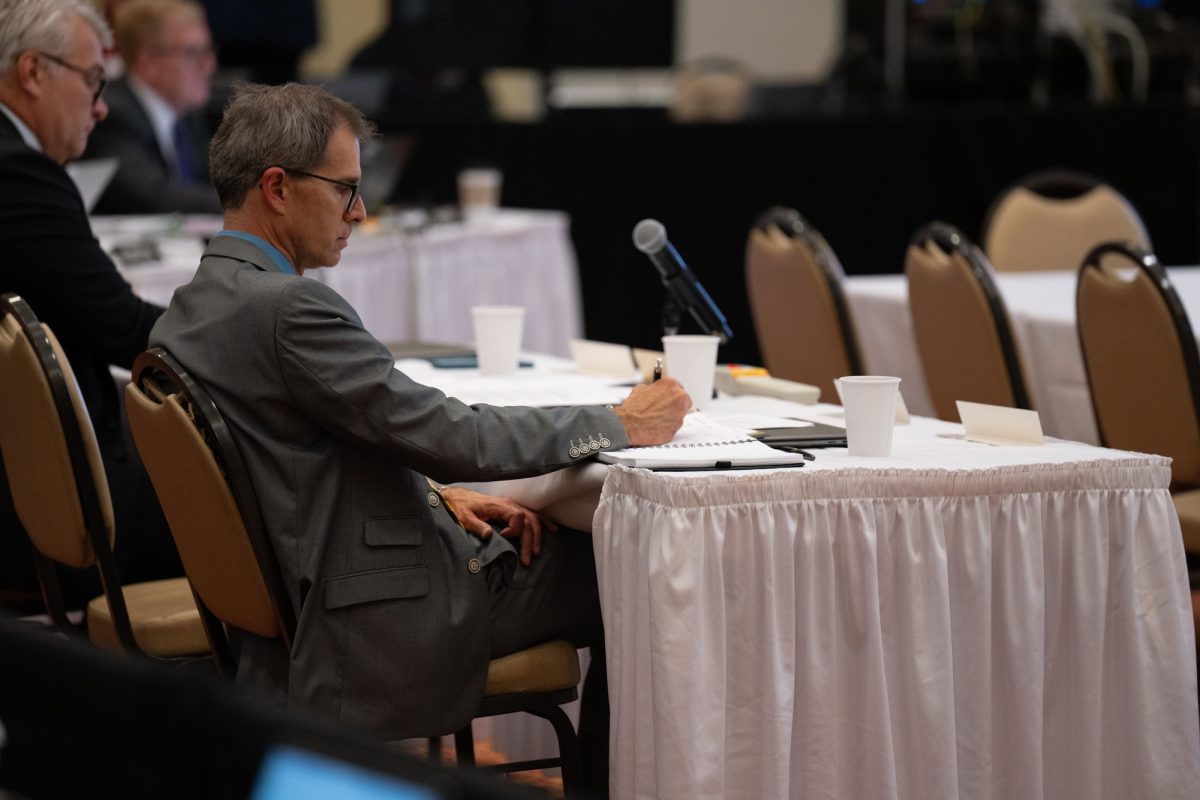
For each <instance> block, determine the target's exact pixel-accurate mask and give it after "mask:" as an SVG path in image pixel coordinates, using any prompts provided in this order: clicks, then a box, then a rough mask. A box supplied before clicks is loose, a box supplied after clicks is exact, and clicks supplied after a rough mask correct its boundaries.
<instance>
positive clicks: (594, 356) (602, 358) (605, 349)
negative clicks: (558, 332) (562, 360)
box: [568, 339, 635, 379]
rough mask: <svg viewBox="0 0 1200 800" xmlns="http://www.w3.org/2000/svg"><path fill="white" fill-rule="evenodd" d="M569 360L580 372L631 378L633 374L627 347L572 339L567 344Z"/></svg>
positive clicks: (630, 353)
mask: <svg viewBox="0 0 1200 800" xmlns="http://www.w3.org/2000/svg"><path fill="white" fill-rule="evenodd" d="M568 344H569V347H570V349H571V360H572V361H574V362H575V368H576V369H577V370H579V371H580V372H590V373H592V374H593V375H610V376H612V377H614V378H624V379H628V378H631V377H632V376H633V374H634V369H635V368H634V364H633V353H632V352H631V351H630V349H629V347H628V346H627V345H623V344H609V343H608V342H594V341H591V340H590V339H572V340H571V341H570V342H569V343H568Z"/></svg>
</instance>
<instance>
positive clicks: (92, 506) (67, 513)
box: [0, 293, 208, 660]
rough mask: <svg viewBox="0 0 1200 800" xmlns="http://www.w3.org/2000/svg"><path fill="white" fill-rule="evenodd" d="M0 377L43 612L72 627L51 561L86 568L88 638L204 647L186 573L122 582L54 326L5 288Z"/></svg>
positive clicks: (110, 522)
mask: <svg viewBox="0 0 1200 800" xmlns="http://www.w3.org/2000/svg"><path fill="white" fill-rule="evenodd" d="M0 382H2V383H3V385H4V391H3V392H0V450H2V451H3V458H4V466H5V470H6V471H7V473H8V482H9V488H10V489H11V491H12V498H13V505H14V506H15V508H16V511H17V515H18V517H19V518H20V520H21V525H22V526H23V527H24V528H25V531H26V533H27V535H28V536H29V539H30V543H31V544H32V546H33V547H32V550H33V558H34V562H35V565H36V569H37V576H38V583H39V586H40V590H41V593H42V598H43V602H44V604H45V609H46V613H47V615H48V616H49V617H50V620H51V621H52V622H53V623H54V624H55V625H57V626H58V627H59V628H60V629H61V630H63V631H64V632H67V633H70V634H75V633H78V632H79V631H78V628H77V627H76V625H75V624H74V623H73V622H72V621H71V620H70V618H69V617H68V616H67V611H66V608H65V604H64V602H63V595H62V587H61V585H60V583H59V577H58V572H57V569H58V565H62V566H65V567H70V568H73V569H80V570H82V569H94V570H96V571H97V573H98V575H99V579H100V585H101V588H102V590H103V593H102V594H101V595H99V596H98V597H96V598H94V599H93V600H92V601H91V602H89V603H88V606H87V609H86V614H85V618H86V629H87V636H88V638H89V639H90V640H91V641H92V642H93V643H95V644H97V645H99V646H101V647H104V648H108V649H114V650H123V651H126V652H131V653H143V654H146V655H150V656H154V657H157V658H163V659H181V660H182V659H186V658H190V657H195V656H205V655H207V653H208V645H207V643H206V641H205V638H204V632H203V630H202V628H201V625H200V617H199V614H198V612H197V610H196V606H195V603H193V602H192V596H191V592H190V591H189V590H188V585H187V581H186V580H185V579H183V578H175V579H168V580H158V581H147V582H144V583H134V584H129V585H126V586H122V585H121V581H120V578H119V575H118V571H117V567H116V560H115V558H114V556H113V550H112V546H113V541H114V537H115V536H116V530H115V524H114V518H113V508H112V500H111V498H110V496H109V493H108V480H107V477H106V476H105V473H104V466H103V463H102V462H101V460H100V451H99V448H98V446H97V443H96V436H95V433H94V432H93V430H92V423H91V418H90V417H89V416H88V414H87V409H86V407H85V406H84V403H83V397H82V395H81V394H80V392H79V385H78V383H76V380H75V374H74V372H73V371H72V370H71V365H70V364H69V363H68V362H67V359H66V357H65V356H64V355H63V351H62V348H61V347H60V346H59V343H58V340H57V339H56V338H55V336H54V333H53V331H51V330H50V328H49V327H48V326H46V325H43V324H42V323H40V322H39V321H38V319H37V317H36V316H35V315H34V313H33V311H32V310H31V309H30V307H29V305H28V304H27V303H26V302H25V301H24V300H22V299H21V297H20V296H18V295H16V294H12V293H8V294H5V295H4V296H3V298H2V299H0Z"/></svg>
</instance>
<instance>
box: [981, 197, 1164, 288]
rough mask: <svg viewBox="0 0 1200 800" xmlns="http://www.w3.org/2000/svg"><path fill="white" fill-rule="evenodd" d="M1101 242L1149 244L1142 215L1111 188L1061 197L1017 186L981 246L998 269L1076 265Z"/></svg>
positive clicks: (999, 209)
mask: <svg viewBox="0 0 1200 800" xmlns="http://www.w3.org/2000/svg"><path fill="white" fill-rule="evenodd" d="M1101 242H1133V243H1134V244H1136V245H1138V246H1140V247H1143V248H1146V249H1149V247H1150V236H1149V235H1148V234H1147V233H1146V228H1145V226H1144V225H1143V224H1142V220H1141V217H1139V216H1138V213H1137V211H1136V210H1135V209H1134V208H1133V206H1131V205H1130V204H1129V201H1128V200H1126V199H1125V198H1124V197H1122V196H1121V195H1120V193H1118V192H1117V191H1116V190H1114V189H1113V188H1112V187H1110V186H1105V185H1103V184H1101V185H1100V186H1096V187H1095V188H1093V189H1091V190H1090V191H1088V192H1086V193H1084V194H1082V195H1080V196H1079V197H1073V198H1067V199H1060V198H1052V197H1045V196H1043V195H1040V194H1038V193H1036V192H1034V191H1031V190H1029V189H1026V188H1025V187H1023V186H1018V187H1016V188H1014V189H1012V190H1011V191H1009V193H1008V194H1006V195H1005V196H1004V198H1003V199H1002V200H1001V201H1000V203H999V205H997V206H996V210H995V212H994V213H993V214H992V218H991V221H990V222H989V224H988V230H987V235H986V237H985V241H984V251H985V252H986V253H987V256H988V260H989V261H991V262H992V266H994V267H995V268H996V269H998V270H1001V271H1016V270H1043V269H1045V270H1051V269H1076V268H1077V267H1078V266H1079V265H1080V264H1082V263H1083V259H1084V257H1085V256H1086V255H1087V254H1088V252H1090V251H1091V249H1092V248H1093V247H1095V246H1096V245H1098V244H1100V243H1101Z"/></svg>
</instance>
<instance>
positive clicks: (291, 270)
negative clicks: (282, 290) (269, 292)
mask: <svg viewBox="0 0 1200 800" xmlns="http://www.w3.org/2000/svg"><path fill="white" fill-rule="evenodd" d="M217 236H232V237H233V238H234V239H241V240H242V241H243V242H249V243H250V244H252V245H254V246H255V247H257V248H258V249H260V250H262V251H263V252H264V253H266V254H267V255H268V256H270V257H271V261H273V262H275V266H276V267H278V268H279V271H280V272H282V273H284V274H285V275H298V274H299V273H298V272H296V268H295V267H293V266H292V262H290V261H288V260H287V256H285V255H284V254H283V253H281V252H280V251H279V248H278V247H276V246H275V245H273V244H271V243H270V242H268V241H266V240H265V239H260V238H259V237H257V236H255V235H254V234H252V233H246V232H245V231H218V232H217ZM213 238H216V237H215V236H214V237H213Z"/></svg>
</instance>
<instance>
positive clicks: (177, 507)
mask: <svg viewBox="0 0 1200 800" xmlns="http://www.w3.org/2000/svg"><path fill="white" fill-rule="evenodd" d="M125 395H126V407H127V409H128V413H129V422H130V426H131V427H132V428H133V434H134V441H135V442H136V443H137V447H138V452H139V453H140V454H141V456H142V461H143V462H144V463H145V465H146V469H147V471H148V472H149V473H150V480H151V482H152V483H153V484H154V489H155V491H156V492H157V493H158V497H159V500H160V501H161V503H162V507H163V512H164V513H165V514H166V517H167V521H168V523H169V524H170V526H171V533H172V535H173V536H174V537H175V543H176V545H177V547H178V549H179V556H180V559H181V560H182V561H183V566H184V571H185V572H186V573H187V576H188V579H189V580H190V581H191V584H192V587H193V590H194V591H195V594H196V603H197V605H198V606H199V608H200V613H201V617H202V619H203V620H204V623H205V631H206V632H207V634H208V636H209V638H210V640H211V642H212V649H213V652H214V654H215V656H216V663H217V666H218V671H219V672H220V674H221V675H222V676H223V677H226V678H232V677H233V676H234V674H235V673H236V660H235V659H234V657H233V654H232V648H231V646H230V641H229V638H228V632H227V629H228V627H234V628H238V629H240V630H243V631H247V632H249V633H252V634H254V635H256V636H259V637H262V638H265V639H277V640H278V641H279V646H280V647H281V648H283V649H284V650H285V651H286V652H287V653H288V654H290V653H291V652H292V646H293V642H294V640H295V633H296V613H295V609H294V608H293V606H292V601H291V598H290V597H289V596H288V592H287V588H286V585H285V583H284V579H283V574H282V572H281V570H280V567H279V562H278V560H277V559H276V556H275V551H274V549H273V547H272V545H271V542H270V539H269V537H268V535H267V530H266V524H265V521H264V520H263V518H262V514H261V511H260V509H259V506H258V500H257V498H256V495H255V492H254V487H253V485H252V484H251V482H250V476H249V473H248V471H247V469H246V466H245V463H244V462H243V461H242V458H241V454H240V452H239V450H238V447H237V444H236V442H235V441H234V440H233V435H232V432H231V431H230V429H229V427H228V424H227V423H226V422H225V419H224V417H223V416H222V415H221V412H220V411H219V410H218V409H217V407H216V405H215V403H214V402H213V400H212V398H211V397H210V396H209V394H208V392H207V391H205V389H204V388H203V387H202V386H201V385H200V383H199V382H198V381H196V379H195V378H193V377H192V376H191V375H190V374H189V373H188V372H187V371H186V370H185V369H184V368H183V367H182V366H181V365H180V364H179V362H178V361H176V360H175V358H174V357H173V356H171V354H170V353H168V352H167V351H166V350H164V349H162V348H152V349H150V350H148V351H147V352H145V353H142V354H141V355H139V356H138V357H137V359H136V360H135V361H134V365H133V379H132V381H131V382H130V383H129V385H128V386H127V387H126V388H125ZM579 677H580V670H579V655H578V653H577V652H576V650H575V646H574V645H572V644H571V643H569V642H567V641H564V640H556V641H551V642H545V643H543V644H540V645H536V646H534V647H530V648H528V649H526V650H521V651H519V652H516V653H512V654H510V655H507V656H503V657H501V658H497V659H493V660H492V661H491V662H490V664H489V667H488V674H487V682H486V685H485V688H484V697H483V700H482V702H481V704H480V708H479V710H478V711H477V712H476V715H475V716H476V717H487V716H494V715H498V714H509V713H513V712H517V711H524V712H527V713H529V714H533V715H535V716H538V717H541V718H543V719H545V720H547V721H549V722H550V723H551V725H553V727H554V731H555V734H556V736H557V738H558V746H559V756H558V757H557V758H550V759H536V760H529V761H521V762H512V763H507V764H496V765H488V766H487V767H483V768H482V769H483V770H485V771H494V772H517V771H522V770H529V769H548V768H552V767H560V768H561V769H562V775H563V785H564V789H565V790H566V792H567V793H568V795H570V794H572V793H574V792H575V791H576V790H577V787H578V785H579V780H580V761H579V744H578V740H577V738H576V736H575V731H574V729H573V728H572V726H571V722H570V719H569V718H568V717H567V715H566V713H565V712H564V711H563V710H562V708H561V706H562V705H563V704H565V703H569V702H571V701H573V700H575V699H576V698H577V696H578V693H577V690H576V688H575V687H576V686H577V685H578V683H579ZM381 701H382V699H381ZM435 742H437V743H438V744H440V739H434V738H431V756H434V757H436V756H437V752H436V751H434V749H433V748H434V745H435ZM455 745H456V751H457V755H458V762H459V765H460V766H474V741H473V738H472V734H471V727H470V725H469V724H468V725H467V727H466V728H464V729H463V730H461V731H459V732H457V733H456V734H455Z"/></svg>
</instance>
